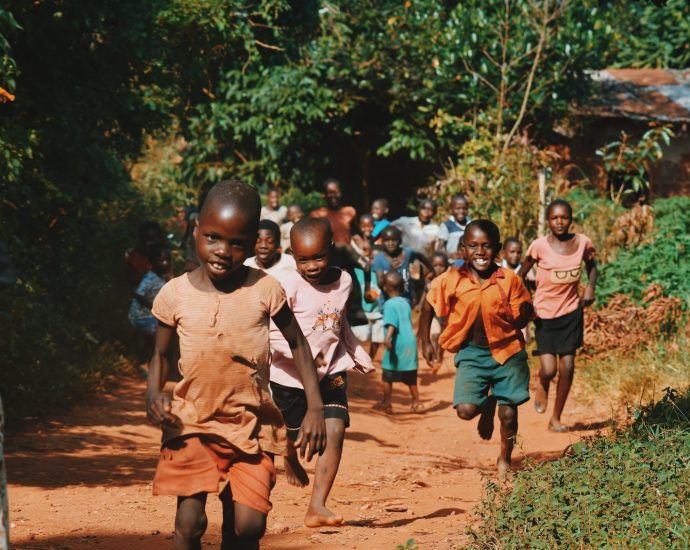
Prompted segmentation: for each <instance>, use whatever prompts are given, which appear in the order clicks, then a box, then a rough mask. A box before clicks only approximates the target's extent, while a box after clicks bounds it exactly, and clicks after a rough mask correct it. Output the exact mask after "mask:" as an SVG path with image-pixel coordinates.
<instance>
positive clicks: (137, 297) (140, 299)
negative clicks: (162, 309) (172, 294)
mask: <svg viewBox="0 0 690 550" xmlns="http://www.w3.org/2000/svg"><path fill="white" fill-rule="evenodd" d="M134 299H135V300H136V301H137V302H139V303H140V304H141V305H142V306H144V307H145V308H146V309H151V308H152V307H153V300H149V299H148V298H147V297H146V296H144V295H143V294H139V293H137V292H135V293H134Z"/></svg>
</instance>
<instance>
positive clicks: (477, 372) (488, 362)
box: [453, 344, 529, 406]
mask: <svg viewBox="0 0 690 550" xmlns="http://www.w3.org/2000/svg"><path fill="white" fill-rule="evenodd" d="M455 365H456V366H457V367H458V372H457V373H456V376H455V392H454V394H453V406H457V405H460V404H461V403H462V404H468V403H469V404H473V405H479V406H481V405H483V404H484V401H486V399H487V398H488V397H489V390H491V395H493V396H494V397H495V398H496V402H497V403H498V404H499V405H521V404H522V403H524V402H525V401H528V400H529V366H528V365H527V352H526V351H525V350H524V349H523V350H520V351H519V352H518V353H516V354H515V355H513V356H512V357H510V358H509V359H508V360H507V361H506V362H505V363H503V364H502V365H501V364H500V363H499V362H498V361H496V359H494V358H493V356H492V355H491V351H490V350H489V348H485V347H481V346H475V345H473V344H469V345H467V346H465V347H464V348H462V349H461V350H460V351H459V352H458V353H457V355H456V356H455Z"/></svg>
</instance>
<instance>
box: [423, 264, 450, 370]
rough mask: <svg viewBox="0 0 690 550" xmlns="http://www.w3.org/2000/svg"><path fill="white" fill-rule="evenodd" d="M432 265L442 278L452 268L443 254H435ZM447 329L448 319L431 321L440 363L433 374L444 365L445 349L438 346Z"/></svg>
mask: <svg viewBox="0 0 690 550" xmlns="http://www.w3.org/2000/svg"><path fill="white" fill-rule="evenodd" d="M431 265H432V266H433V267H434V277H440V276H441V275H443V274H444V273H445V272H446V271H448V268H449V267H450V262H449V261H448V256H446V255H445V254H444V253H443V252H434V253H433V254H432V255H431ZM430 284H431V282H429V283H427V289H426V290H427V292H428V291H429V288H428V287H429V285H430ZM445 327H446V319H445V318H444V317H439V316H438V315H434V319H433V321H431V329H430V331H429V337H430V338H431V345H432V346H433V347H434V353H435V354H436V357H437V358H438V363H437V364H435V365H433V367H432V372H437V371H438V370H439V369H440V368H441V365H442V364H443V348H442V347H441V346H439V344H438V338H439V336H441V332H443V329H444V328H445Z"/></svg>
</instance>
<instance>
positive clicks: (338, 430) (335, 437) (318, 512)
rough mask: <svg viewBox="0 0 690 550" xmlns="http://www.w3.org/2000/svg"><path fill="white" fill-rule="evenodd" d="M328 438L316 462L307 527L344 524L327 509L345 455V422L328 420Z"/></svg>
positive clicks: (337, 419)
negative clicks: (342, 457) (341, 459)
mask: <svg viewBox="0 0 690 550" xmlns="http://www.w3.org/2000/svg"><path fill="white" fill-rule="evenodd" d="M326 438H327V439H326V450H325V451H324V453H323V454H322V455H321V456H319V458H318V459H317V460H316V474H315V476H314V489H313V492H312V495H311V501H310V503H309V509H308V510H307V515H306V516H305V518H304V524H305V525H306V526H307V527H322V526H324V525H341V524H342V523H343V517H342V516H337V515H335V514H334V513H333V512H331V511H330V510H329V509H328V508H326V499H327V498H328V495H329V493H330V492H331V488H332V487H333V482H334V481H335V476H336V474H337V473H338V466H339V465H340V457H341V456H342V453H343V441H344V439H345V422H344V421H343V420H342V419H340V418H326Z"/></svg>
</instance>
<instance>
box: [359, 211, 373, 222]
mask: <svg viewBox="0 0 690 550" xmlns="http://www.w3.org/2000/svg"><path fill="white" fill-rule="evenodd" d="M364 218H371V220H372V221H373V220H374V216H372V215H371V214H369V212H365V213H364V214H360V215H359V221H360V222H361V221H362V220H363V219H364Z"/></svg>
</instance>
